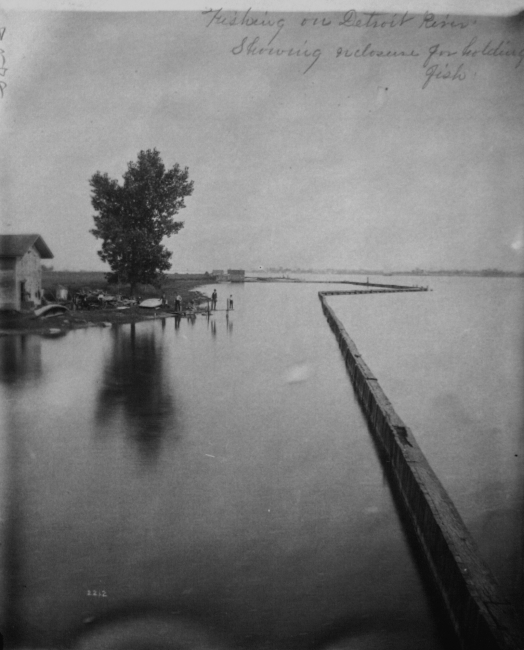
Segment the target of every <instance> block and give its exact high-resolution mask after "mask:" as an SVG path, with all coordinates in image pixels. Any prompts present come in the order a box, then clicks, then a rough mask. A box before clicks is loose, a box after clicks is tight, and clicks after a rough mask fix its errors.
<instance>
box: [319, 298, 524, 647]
mask: <svg viewBox="0 0 524 650" xmlns="http://www.w3.org/2000/svg"><path fill="white" fill-rule="evenodd" d="M338 293H339V292H320V293H319V294H318V295H319V298H320V302H321V304H322V309H323V311H324V314H325V316H326V318H327V321H328V323H329V325H330V327H331V329H332V330H333V333H334V334H335V337H336V338H337V341H338V344H339V346H340V350H341V352H342V356H343V357H344V360H345V363H346V368H347V371H348V374H349V376H350V378H351V381H352V383H353V387H354V389H355V392H356V394H357V396H358V399H359V402H360V404H361V406H362V408H363V411H364V413H365V415H366V418H367V420H368V422H369V424H370V429H371V431H372V434H373V436H374V438H375V440H376V441H377V443H378V445H379V447H380V448H381V449H382V450H383V451H384V452H385V455H386V458H387V459H388V460H389V462H390V464H391V469H392V472H391V476H392V478H393V480H394V481H395V484H396V486H395V487H396V488H397V492H398V493H399V495H400V502H401V504H402V506H403V508H404V511H405V513H406V514H407V516H408V518H409V520H410V521H411V523H412V525H413V529H414V531H415V533H416V538H417V540H418V543H419V546H420V549H421V551H422V555H423V557H424V558H425V560H426V563H427V566H428V568H429V570H430V573H431V575H432V576H433V578H434V581H435V584H436V586H437V589H438V591H439V593H440V595H441V597H442V601H443V603H444V607H445V609H446V611H447V613H448V616H449V618H450V620H451V623H452V625H453V628H454V629H455V632H456V634H457V637H458V639H459V642H460V644H461V647H462V648H464V649H468V650H522V648H524V635H523V632H522V628H521V622H520V621H519V619H518V617H517V615H516V612H515V611H514V609H513V607H512V605H511V603H510V602H509V601H508V599H507V598H505V597H504V596H502V594H501V593H500V588H499V586H498V584H497V583H496V581H495V579H494V578H493V576H492V574H491V572H490V570H489V569H488V567H487V566H486V564H485V563H484V562H483V561H482V560H481V558H480V555H479V552H478V549H477V546H476V544H475V542H474V540H473V538H472V537H471V534H470V533H469V531H468V529H467V528H466V526H465V524H464V522H463V521H462V519H461V517H460V515H459V513H458V511H457V509H456V508H455V505H454V504H453V502H452V500H451V499H450V497H449V495H448V494H447V492H446V490H445V489H444V487H443V485H442V484H441V482H440V481H439V479H438V477H437V476H436V474H435V473H434V472H433V470H432V469H431V466H430V465H429V463H428V461H427V460H426V458H425V456H424V454H423V453H422V451H421V449H420V447H419V446H418V444H417V442H416V440H415V438H414V436H413V434H412V432H411V430H410V429H409V428H408V427H407V426H406V425H405V424H404V422H403V421H402V420H401V419H400V417H399V416H398V415H397V413H396V412H395V409H394V408H393V405H392V404H391V402H390V401H389V400H388V398H387V396H386V395H385V393H384V391H383V390H382V388H381V387H380V385H379V383H378V381H377V378H376V377H375V376H374V375H373V372H372V371H371V370H370V368H369V367H368V366H367V365H366V363H365V362H364V359H363V358H362V356H361V355H360V353H359V351H358V349H357V347H356V345H355V343H354V342H353V341H352V339H351V338H350V336H349V334H348V333H347V332H346V330H345V329H344V326H343V325H342V323H341V322H340V321H339V319H338V318H337V317H336V316H335V313H334V311H333V309H332V308H331V307H330V306H329V305H328V304H327V301H326V299H325V296H326V295H338ZM340 293H342V292H340ZM343 293H363V292H360V291H358V292H343ZM366 293H367V292H366ZM370 293H375V292H370Z"/></svg>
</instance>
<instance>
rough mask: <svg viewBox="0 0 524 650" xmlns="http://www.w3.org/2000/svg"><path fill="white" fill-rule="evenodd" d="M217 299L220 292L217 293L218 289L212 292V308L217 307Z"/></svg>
mask: <svg viewBox="0 0 524 650" xmlns="http://www.w3.org/2000/svg"><path fill="white" fill-rule="evenodd" d="M217 300H218V294H217V290H216V289H215V290H214V291H213V293H212V294H211V309H216V308H217Z"/></svg>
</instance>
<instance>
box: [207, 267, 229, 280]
mask: <svg viewBox="0 0 524 650" xmlns="http://www.w3.org/2000/svg"><path fill="white" fill-rule="evenodd" d="M211 275H214V276H215V279H216V281H217V282H226V281H227V279H228V277H227V273H226V272H225V271H224V269H215V270H214V271H211Z"/></svg>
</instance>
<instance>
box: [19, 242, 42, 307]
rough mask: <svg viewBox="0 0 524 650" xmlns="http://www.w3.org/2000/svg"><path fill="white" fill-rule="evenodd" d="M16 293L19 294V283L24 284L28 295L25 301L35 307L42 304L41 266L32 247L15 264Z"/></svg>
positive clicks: (38, 256) (38, 257)
mask: <svg viewBox="0 0 524 650" xmlns="http://www.w3.org/2000/svg"><path fill="white" fill-rule="evenodd" d="M16 270H17V273H16V275H17V278H16V279H17V289H16V290H17V291H18V292H19V293H20V288H19V287H20V282H25V290H26V293H27V294H28V296H27V298H26V300H28V301H31V302H32V303H34V304H35V305H40V304H41V302H42V299H41V294H42V265H41V263H40V255H39V254H38V252H37V251H36V249H35V248H34V247H32V248H30V249H29V250H28V251H27V253H26V254H25V255H24V256H23V257H22V258H20V259H19V260H18V264H17V269H16Z"/></svg>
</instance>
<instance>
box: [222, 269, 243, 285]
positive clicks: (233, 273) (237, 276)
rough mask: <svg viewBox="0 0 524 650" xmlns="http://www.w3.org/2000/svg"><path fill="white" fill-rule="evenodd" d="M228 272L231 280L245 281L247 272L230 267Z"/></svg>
mask: <svg viewBox="0 0 524 650" xmlns="http://www.w3.org/2000/svg"><path fill="white" fill-rule="evenodd" d="M227 274H228V276H229V280H230V281H231V282H244V280H245V278H246V272H245V271H242V270H239V269H228V270H227Z"/></svg>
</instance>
